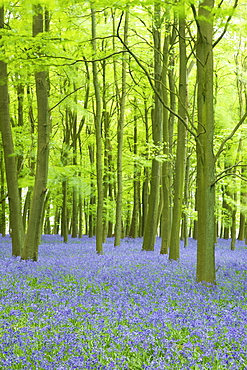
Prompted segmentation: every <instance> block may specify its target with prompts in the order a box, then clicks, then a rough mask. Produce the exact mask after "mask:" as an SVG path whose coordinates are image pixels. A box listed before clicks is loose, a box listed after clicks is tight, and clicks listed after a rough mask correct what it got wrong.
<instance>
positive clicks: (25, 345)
mask: <svg viewBox="0 0 247 370" xmlns="http://www.w3.org/2000/svg"><path fill="white" fill-rule="evenodd" d="M159 246H160V240H159V239H157V244H156V248H155V251H154V252H142V251H141V239H135V240H133V239H129V238H126V239H124V240H123V241H122V244H121V246H120V247H117V248H114V247H113V239H107V242H106V243H105V244H104V255H102V256H99V255H96V253H95V239H94V238H92V239H89V238H88V237H83V238H82V239H71V238H70V239H69V242H68V243H67V244H64V243H63V242H62V238H61V237H59V236H48V235H46V236H43V237H42V244H41V245H40V248H39V260H38V262H31V261H28V262H26V261H20V259H19V258H14V257H10V255H11V242H10V238H9V237H5V238H1V237H0V369H6V370H7V369H28V370H31V369H35V370H37V369H47V370H48V369H54V370H62V369H106V370H110V369H120V370H125V369H126V370H138V369H140V370H141V369H152V370H158V369H162V370H164V369H194V370H197V369H231V370H244V369H247V335H246V333H247V314H246V313H247V302H246V288H247V274H246V262H247V247H246V246H245V245H244V243H243V242H237V245H236V250H235V251H231V250H230V240H219V241H218V244H217V245H216V265H217V269H218V270H217V286H215V287H213V288H206V287H205V286H203V285H202V284H197V283H195V265H196V243H195V241H194V240H192V239H190V240H189V246H188V247H187V248H183V247H181V258H180V262H169V261H168V258H167V256H165V255H160V254H159Z"/></svg>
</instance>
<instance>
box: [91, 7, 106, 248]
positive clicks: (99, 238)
mask: <svg viewBox="0 0 247 370" xmlns="http://www.w3.org/2000/svg"><path fill="white" fill-rule="evenodd" d="M91 17H92V48H93V54H94V55H95V54H96V17H95V10H94V9H91ZM92 65H93V84H94V92H95V101H96V112H95V117H94V123H95V132H96V171H97V194H98V198H97V220H96V251H97V253H98V254H103V200H104V187H103V163H102V162H103V161H102V127H101V97H100V86H99V81H98V65H97V62H96V61H94V62H93V63H92Z"/></svg>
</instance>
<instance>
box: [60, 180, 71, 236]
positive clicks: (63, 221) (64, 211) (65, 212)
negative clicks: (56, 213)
mask: <svg viewBox="0 0 247 370" xmlns="http://www.w3.org/2000/svg"><path fill="white" fill-rule="evenodd" d="M67 193H68V179H67V177H65V178H64V179H63V180H62V194H63V204H62V217H61V235H62V237H63V241H64V243H68V233H69V230H68V207H67Z"/></svg>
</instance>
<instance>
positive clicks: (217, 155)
mask: <svg viewBox="0 0 247 370" xmlns="http://www.w3.org/2000/svg"><path fill="white" fill-rule="evenodd" d="M246 117H247V111H246V112H245V113H244V115H243V116H242V118H241V119H240V121H239V122H238V124H237V125H236V126H235V127H234V129H233V130H232V132H231V133H230V135H229V136H227V137H226V138H225V140H223V141H222V143H221V146H220V148H219V150H218V152H217V153H216V155H215V162H216V161H217V159H218V158H219V156H220V154H221V152H222V151H223V149H224V146H225V144H226V142H227V141H228V140H230V139H231V138H232V137H233V135H234V134H235V132H236V131H237V130H238V129H239V127H240V126H241V125H242V124H243V123H244V121H245V119H246Z"/></svg>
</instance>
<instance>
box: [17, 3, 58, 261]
mask: <svg viewBox="0 0 247 370" xmlns="http://www.w3.org/2000/svg"><path fill="white" fill-rule="evenodd" d="M43 13H44V12H43V8H42V7H41V5H35V6H34V16H33V37H35V36H37V35H38V34H39V33H42V32H43V26H44V16H43ZM47 78H48V74H47V72H46V71H38V72H35V84H36V96H37V107H38V148H37V164H36V174H35V184H34V191H33V198H32V202H31V210H30V218H29V224H28V230H27V235H26V238H25V244H24V249H23V253H22V256H21V257H22V259H25V260H26V259H32V260H33V261H37V260H38V246H39V243H40V234H41V223H42V212H43V207H44V199H45V194H46V190H47V189H46V184H47V178H48V161H49V141H50V131H51V124H50V118H49V113H48V110H49V107H48V83H47Z"/></svg>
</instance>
